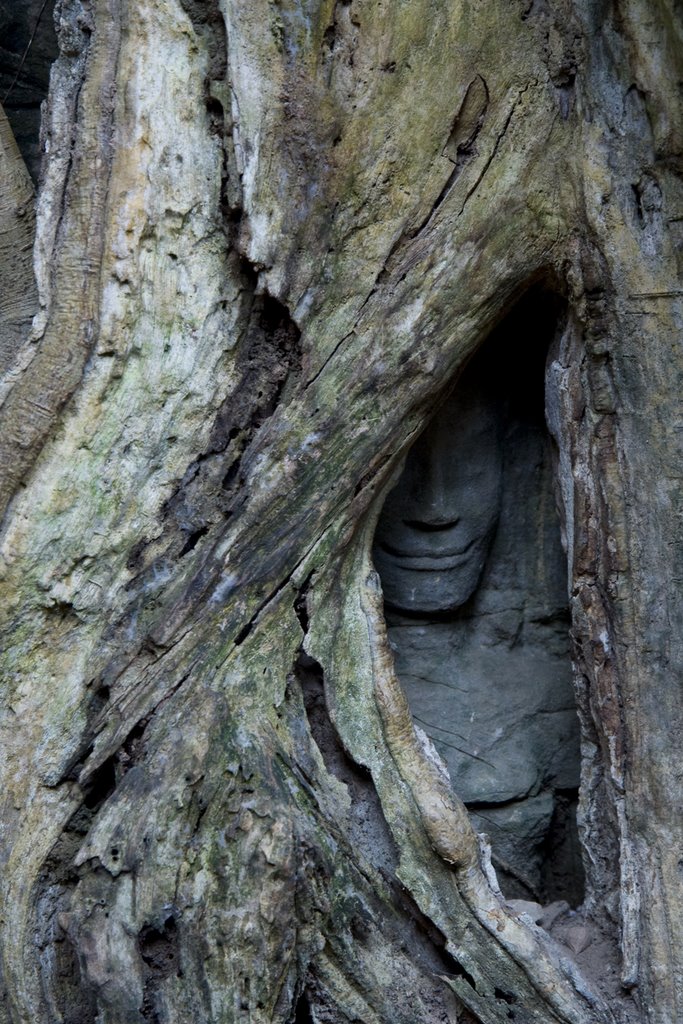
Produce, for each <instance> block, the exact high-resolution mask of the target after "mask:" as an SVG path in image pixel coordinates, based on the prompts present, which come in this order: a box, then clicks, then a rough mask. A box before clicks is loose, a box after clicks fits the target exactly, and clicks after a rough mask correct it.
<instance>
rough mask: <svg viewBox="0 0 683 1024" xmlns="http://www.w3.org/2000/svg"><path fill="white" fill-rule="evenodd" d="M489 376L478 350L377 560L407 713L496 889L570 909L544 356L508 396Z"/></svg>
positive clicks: (570, 770) (566, 718)
mask: <svg viewBox="0 0 683 1024" xmlns="http://www.w3.org/2000/svg"><path fill="white" fill-rule="evenodd" d="M503 376H504V375H503ZM499 380H500V384H501V387H498V386H497V384H496V382H495V380H493V379H492V378H491V374H490V372H489V371H488V370H487V367H486V365H485V357H484V358H479V359H478V360H477V362H476V363H475V364H474V365H473V366H472V367H471V369H469V370H468V371H467V372H466V373H465V375H464V376H463V377H462V378H461V383H460V384H459V385H458V387H457V389H456V391H455V393H454V394H453V395H452V396H451V397H450V398H449V399H448V400H447V402H446V403H445V404H444V405H443V406H442V408H441V409H440V410H439V412H438V413H437V414H436V416H435V418H434V419H433V421H432V423H431V424H430V426H429V427H428V428H427V429H426V430H425V432H424V433H423V435H422V436H421V437H420V438H419V439H418V441H417V442H416V444H415V445H414V447H413V449H412V450H411V452H410V453H409V455H408V457H407V460H406V464H405V468H404V470H403V473H402V475H401V477H400V479H399V481H398V483H397V484H396V486H395V488H394V489H393V491H392V492H391V493H390V494H389V495H388V497H387V499H386V502H385V506H384V509H383V512H382V515H381V517H380V520H379V523H378V526H377V531H376V536H375V546H374V553H373V557H374V559H375V564H376V567H377V569H378V572H379V573H380V576H381V579H382V585H383V590H384V596H385V606H386V613H387V623H388V627H389V637H390V642H391V645H392V647H393V650H394V657H395V664H396V669H397V673H398V675H399V678H400V679H401V681H402V683H403V686H404V688H405V690H406V693H407V696H408V700H409V702H410V706H411V709H412V712H413V716H414V719H415V722H416V724H417V725H418V726H419V727H420V728H422V729H423V730H424V731H425V732H426V733H427V735H428V736H429V737H430V738H431V740H432V741H433V742H434V744H435V746H436V748H437V750H438V751H439V753H440V755H441V757H442V758H443V760H444V761H445V763H446V765H447V767H448V770H449V773H450V777H451V782H452V785H453V787H454V789H455V790H456V792H457V793H458V794H459V795H460V797H461V798H462V799H463V800H464V801H465V803H466V804H467V805H468V806H469V808H470V811H471V814H472V816H473V818H474V821H475V825H476V827H478V828H479V830H480V831H482V832H486V833H488V835H489V837H490V839H491V842H492V847H493V853H494V865H495V866H496V867H497V868H498V874H499V880H500V881H501V884H502V886H503V890H504V892H506V895H509V896H522V897H524V898H529V897H530V896H531V897H533V898H534V899H538V900H540V901H541V902H542V901H543V900H545V901H548V900H550V899H557V898H566V899H568V900H569V901H570V902H573V903H574V904H576V903H578V902H580V899H581V884H582V871H581V864H580V852H579V844H578V837H577V834H576V825H575V800H576V792H577V788H578V782H579V736H578V718H577V713H576V707H575V704H574V697H573V684H572V676H571V663H570V652H569V622H568V612H567V582H566V560H565V556H564V553H563V551H562V547H561V542H560V527H559V520H558V515H557V512H556V508H555V501H554V495H553V466H552V452H551V448H550V439H549V437H548V435H547V431H546V429H545V425H544V421H543V383H542V382H543V378H542V363H541V373H540V376H539V374H538V373H537V374H536V380H532V379H530V380H529V382H527V381H521V382H519V381H518V386H516V387H515V392H514V394H513V395H512V397H511V398H510V397H504V388H505V380H504V379H503V380H501V379H500V378H499ZM527 385H528V386H527ZM539 385H540V387H539Z"/></svg>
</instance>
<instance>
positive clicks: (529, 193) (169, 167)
mask: <svg viewBox="0 0 683 1024" xmlns="http://www.w3.org/2000/svg"><path fill="white" fill-rule="evenodd" d="M55 18H56V24H57V29H58V39H59V56H58V57H57V59H56V60H55V62H54V64H53V66H52V70H51V78H50V90H49V96H48V99H47V103H46V106H45V108H44V111H43V118H42V125H43V126H42V133H43V139H44V150H45V154H44V157H43V170H42V176H41V182H40V186H39V189H38V193H37V199H36V219H35V226H34V225H33V221H32V219H31V212H30V203H29V205H28V207H27V206H26V202H27V196H28V195H29V194H30V189H29V184H28V179H27V178H26V175H25V171H24V168H23V166H22V164H21V158H20V156H19V155H18V152H17V151H16V150H15V149H14V148H13V144H12V142H11V141H8V142H7V143H6V142H5V140H6V139H9V134H8V128H7V125H6V122H5V121H4V120H3V122H2V124H0V131H1V137H0V143H1V144H2V147H3V148H2V151H1V152H0V158H1V160H2V162H1V163H0V173H2V196H0V274H1V277H0V280H1V281H2V288H3V292H4V293H3V298H2V303H1V304H0V317H2V321H1V328H0V329H1V330H2V332H3V335H2V338H1V339H0V357H1V358H2V360H3V363H2V366H0V369H1V370H2V372H3V382H2V389H1V391H0V394H1V395H2V398H0V402H2V404H1V405H0V419H1V420H2V424H1V427H0V450H1V455H0V464H1V465H2V467H3V474H2V486H1V488H0V496H1V499H2V508H3V513H4V521H3V528H2V542H1V543H2V549H1V550H2V562H1V563H0V564H1V579H2V584H1V587H2V602H1V603H0V623H1V628H2V636H3V645H2V655H1V662H2V672H1V673H0V676H1V678H2V702H1V705H0V706H1V717H0V722H1V728H2V744H3V746H2V749H3V758H2V761H1V763H0V792H2V800H3V813H2V822H3V828H2V833H1V839H0V842H1V846H0V851H1V858H2V864H3V871H2V880H1V883H0V884H1V886H2V907H3V912H2V915H1V917H0V935H1V936H2V938H1V940H0V944H1V950H2V953H1V955H2V960H1V968H0V985H1V988H2V1005H1V1007H0V1021H3V1022H8V1024H9V1022H12V1024H17V1022H29V1021H30V1022H46V1024H47V1022H50V1024H52V1022H55V1021H63V1022H71V1024H76V1022H78V1024H87V1022H90V1021H92V1022H93V1024H94V1022H96V1021H97V1022H98V1024H123V1022H126V1024H131V1022H136V1021H137V1022H143V1021H155V1022H159V1024H161V1022H164V1024H166V1022H178V1024H179V1022H185V1021H195V1020H202V1021H212V1022H219V1021H225V1022H228V1021H230V1022H232V1021H242V1020H245V1021H246V1020H249V1021H251V1022H253V1024H261V1022H263V1024H266V1022H268V1024H270V1022H293V1021H297V1022H300V1024H303V1022H306V1021H313V1022H316V1024H317V1022H324V1021H326V1022H335V1024H337V1022H347V1021H348V1022H353V1021H363V1022H364V1024H383V1022H385V1021H386V1022H388V1021H391V1022H392V1024H396V1022H397V1021H398V1022H401V1021H405V1022H406V1024H408V1022H411V1024H412V1022H414V1021H416V1020H419V1021H425V1022H432V1021H433V1022H437V1021H444V1020H451V1021H463V1022H467V1021H470V1022H471V1021H480V1022H481V1024H490V1022H503V1021H509V1020H515V1021H517V1022H518V1024H519V1022H523V1021H524V1022H527V1021H528V1022H531V1021H534V1022H544V1024H546V1022H547V1024H550V1022H565V1024H569V1022H572V1024H589V1022H590V1024H598V1022H600V1024H607V1022H611V1021H618V1022H621V1024H629V1022H635V1021H639V1022H640V1021H642V1022H647V1024H672V1022H673V1021H675V1020H678V1019H680V1017H681V1013H682V1011H681V1006H682V1004H683V976H682V974H681V968H680V961H679V958H678V950H679V949H680V948H681V946H682V945H683V934H682V933H681V932H682V925H681V914H680V910H681V906H682V905H683V902H682V899H681V879H682V875H683V872H682V871H681V863H682V862H681V859H680V858H681V823H680V815H679V814H678V808H679V807H680V799H681V779H682V778H683V761H682V754H681V745H680V741H679V737H680V735H681V734H682V732H681V731H682V730H683V721H682V717H683V713H682V710H681V702H680V696H679V676H678V675H677V672H676V667H677V666H678V665H680V661H681V641H680V637H681V629H680V626H681V620H682V617H683V616H682V614H681V602H680V596H679V595H680V587H679V586H678V587H677V584H679V583H680V578H681V551H682V550H683V544H682V543H681V541H682V539H683V538H682V537H681V520H680V514H679V511H678V509H679V505H680V497H681V486H680V465H681V430H680V400H679V392H680V385H681V381H682V379H683V362H682V360H681V355H680V347H679V344H678V341H679V336H680V330H681V325H682V324H681V321H682V319H683V302H682V300H683V286H682V285H681V258H682V255H681V245H682V244H683V234H682V232H683V227H682V225H683V177H682V173H681V172H682V168H683V163H682V159H683V157H682V154H683V113H682V111H681V105H680V82H681V81H683V66H682V65H683V45H682V40H681V36H682V35H683V29H682V27H681V21H680V5H679V4H678V3H677V2H675V0H623V2H622V3H620V4H618V5H617V4H611V3H608V2H604V3H602V2H600V3H594V2H590V0H573V2H572V0H563V2H561V3H556V4H554V5H550V4H546V3H545V2H543V0H531V2H529V0H490V2H487V3H477V2H468V0H456V2H449V3H445V2H438V3H436V2H434V0H413V2H411V3H409V4H408V3H405V4H403V3H402V4H388V3H377V2H374V0H373V2H370V0H317V2H313V0H276V2H273V0H249V2H245V0H210V2H208V3H206V4H202V3H199V2H197V0H167V2H164V3H161V2H160V0H138V2H136V3H125V2H124V0H62V2H61V3H58V4H57V7H56V11H55ZM27 189H29V192H27V191H26V190H27ZM22 211H26V212H22ZM27 232H28V234H27ZM31 238H33V263H32V265H31V264H30V262H29V261H28V260H26V259H24V254H25V253H26V252H27V245H29V246H30V242H31ZM539 284H540V285H541V286H542V287H543V288H545V289H546V290H549V291H551V292H553V293H555V294H557V295H558V296H561V297H562V299H563V302H564V304H565V306H566V316H565V317H563V319H562V322H561V323H560V324H559V325H558V333H557V337H556V339H555V341H554V347H553V352H552V372H551V374H550V376H549V386H548V395H547V401H548V407H549V421H550V423H551V428H552V430H553V433H554V434H555V437H556V440H557V444H558V447H559V456H560V457H559V465H560V485H561V492H562V505H563V515H564V527H565V533H566V536H567V546H568V561H569V572H570V591H571V609H572V637H573V643H574V648H575V677H576V687H577V704H578V707H579V713H580V717H581V726H582V736H583V746H582V792H581V838H582V843H583V848H584V858H585V866H586V872H587V882H586V886H587V889H586V912H587V914H588V916H589V918H590V919H591V920H592V921H593V923H594V925H595V928H596V929H598V930H599V931H600V934H601V940H600V944H598V945H596V948H598V946H599V949H600V956H599V958H598V961H597V963H595V964H594V965H593V967H592V968H591V965H590V963H589V962H583V961H581V962H579V960H578V959H577V958H576V957H574V956H573V954H572V953H571V951H569V950H568V949H567V948H566V947H563V946H561V945H559V944H558V943H557V942H556V941H555V940H553V939H552V938H551V937H550V936H549V935H548V934H546V932H545V931H544V930H543V929H542V928H539V927H537V926H536V925H535V924H534V923H533V921H532V920H531V918H529V917H528V916H525V915H524V914H521V915H520V914H519V913H518V912H517V911H515V910H514V908H512V907H511V906H510V905H509V904H508V903H506V901H505V900H504V899H503V897H502V896H501V894H500V892H499V890H498V888H497V883H496V879H495V876H494V874H493V871H492V869H491V866H490V860H489V853H488V848H487V844H486V842H485V840H482V839H481V837H478V836H477V834H476V833H475V831H474V830H473V828H472V826H471V824H470V822H469V820H468V817H467V812H466V810H465V808H464V806H463V805H462V804H461V802H460V800H459V798H458V797H457V795H456V794H455V793H454V792H453V791H452V790H451V788H450V787H449V786H448V785H447V784H446V783H445V781H444V779H443V776H442V774H441V772H440V770H439V767H438V765H437V764H436V763H435V762H434V760H433V758H432V757H431V755H430V753H429V751H428V750H426V749H425V747H424V746H423V745H422V742H421V740H420V737H419V735H418V734H416V732H415V730H414V728H413V724H412V720H411V717H410V713H409V710H408V706H407V704H406V701H405V698H404V696H403V693H402V691H401V687H400V684H399V682H398V680H397V678H396V675H395V672H394V668H393V664H392V657H391V652H390V649H389V646H388V644H387V640H386V629H385V623H384V616H383V608H382V597H381V588H380V585H379V580H378V577H377V574H376V573H375V571H374V569H373V566H372V562H371V557H370V548H371V544H372V538H373V532H374V525H375V522H376V519H377V516H378V514H379V511H380V509H381V507H382V502H383V499H384V496H385V494H386V492H387V489H388V487H389V486H390V484H391V481H392V479H393V478H394V476H395V473H396V471H397V468H398V467H399V465H400V462H401V459H402V457H403V455H404V454H405V452H406V451H407V449H408V448H409V446H410V444H411V442H412V441H413V440H414V439H415V438H416V436H417V435H418V434H419V432H420V431H421V429H422V428H423V426H424V425H425V423H426V422H427V421H428V419H429V417H430V415H431V413H432V411H433V409H434V407H435V404H436V403H438V401H439V400H440V399H441V398H442V397H443V396H444V395H445V394H447V392H448V391H449V389H450V388H451V387H452V385H453V382H454V380H455V379H456V377H457V375H458V373H459V371H460V369H461V368H462V367H463V365H464V364H465V362H466V361H467V360H468V358H469V357H470V356H471V355H472V353H473V352H474V351H476V350H477V348H478V347H479V346H480V345H481V344H482V342H483V341H485V339H486V338H487V336H488V335H489V334H490V333H491V331H492V330H493V328H494V327H495V326H496V325H497V324H498V323H499V322H500V321H501V320H502V319H503V317H504V316H505V314H506V313H507V312H508V311H509V310H510V309H511V308H512V307H513V306H514V304H515V303H516V302H517V300H518V299H519V298H520V296H522V295H523V294H524V293H526V292H528V290H529V289H530V288H531V287H532V286H534V285H539ZM31 317H32V325H31V326H30V327H29V323H28V321H29V320H30V319H31ZM615 965H616V966H615Z"/></svg>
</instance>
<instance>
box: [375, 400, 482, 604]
mask: <svg viewBox="0 0 683 1024" xmlns="http://www.w3.org/2000/svg"><path fill="white" fill-rule="evenodd" d="M499 420H500V413H499V411H498V409H497V407H496V404H495V402H492V401H491V400H490V399H489V398H488V397H487V396H486V395H485V393H484V391H483V389H482V388H481V387H478V386H477V387H474V388H473V387H471V386H470V387H465V386H460V387H459V388H458V389H457V390H456V392H455V393H454V394H453V395H452V396H451V398H450V399H449V400H448V401H447V402H446V403H445V405H443V406H442V408H441V409H440V411H439V412H438V413H437V415H436V416H435V418H434V419H433V420H432V422H431V423H430V425H429V426H428V427H427V429H426V430H425V432H424V433H423V434H422V435H421V437H420V438H419V439H418V440H417V442H416V443H415V445H414V446H413V448H412V449H411V451H410V453H409V454H408V457H407V460H406V465H405V468H404V470H403V473H402V474H401V477H400V479H399V481H398V483H397V484H396V486H395V487H394V489H393V490H392V491H391V492H390V493H389V495H388V496H387V498H386V501H385V503H384V508H383V510H382V514H381V516H380V519H379V523H378V525H377V531H376V533H375V546H374V551H373V558H374V560H375V565H376V567H377V571H378V572H379V574H380V576H381V579H382V588H383V590H384V597H385V600H386V602H387V604H389V605H391V606H392V607H394V608H397V609H399V610H400V611H406V612H415V613H424V612H450V611H454V610H455V609H456V608H459V607H460V606H461V605H463V604H464V603H465V601H467V600H468V598H469V597H470V596H471V595H472V593H473V592H474V590H475V589H476V587H477V585H478V583H479V580H480V579H481V575H482V572H483V569H484V565H485V563H486V558H487V556H488V553H489V548H490V546H491V541H492V539H493V535H494V532H495V529H496V525H497V522H498V516H499V513H500V502H501V482H502V456H501V444H500V422H499Z"/></svg>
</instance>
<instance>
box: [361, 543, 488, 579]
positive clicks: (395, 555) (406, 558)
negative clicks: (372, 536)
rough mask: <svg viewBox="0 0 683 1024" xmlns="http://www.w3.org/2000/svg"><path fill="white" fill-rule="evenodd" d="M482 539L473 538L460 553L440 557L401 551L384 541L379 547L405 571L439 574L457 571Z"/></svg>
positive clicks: (449, 553) (447, 553) (439, 555)
mask: <svg viewBox="0 0 683 1024" xmlns="http://www.w3.org/2000/svg"><path fill="white" fill-rule="evenodd" d="M480 539H481V538H479V537H473V538H472V540H471V541H470V542H469V543H468V544H466V545H465V547H464V548H462V549H461V550H460V551H449V552H444V553H443V554H438V555H436V554H434V552H427V551H410V552H408V551H401V550H400V549H399V548H395V547H392V545H391V544H387V543H385V542H384V541H380V542H379V544H378V547H379V548H380V550H381V551H382V552H383V554H385V555H389V557H390V559H391V561H392V562H394V563H396V564H398V565H400V566H401V568H403V569H416V570H418V571H419V570H422V571H429V572H438V571H439V570H441V571H445V570H447V569H455V568H456V567H457V566H458V565H461V564H462V561H463V558H464V557H465V556H466V555H468V554H469V552H470V550H471V548H473V547H474V545H475V544H477V543H478V541H479V540H480Z"/></svg>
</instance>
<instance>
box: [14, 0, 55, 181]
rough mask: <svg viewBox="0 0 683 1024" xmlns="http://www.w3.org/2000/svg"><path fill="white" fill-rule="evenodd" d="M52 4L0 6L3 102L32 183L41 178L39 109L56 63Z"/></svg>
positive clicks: (35, 0)
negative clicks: (51, 69)
mask: <svg viewBox="0 0 683 1024" xmlns="http://www.w3.org/2000/svg"><path fill="white" fill-rule="evenodd" d="M53 8H54V0H23V2H17V0H0V101H1V102H2V106H3V108H4V110H5V113H6V114H7V119H8V121H9V123H10V126H11V128H12V131H13V132H14V137H15V139H16V140H17V145H18V146H19V150H20V151H21V155H22V156H23V158H24V160H25V162H26V166H27V167H28V170H29V174H30V175H31V177H32V178H33V180H34V182H37V181H38V176H39V174H40V161H41V152H40V116H41V114H40V105H41V103H42V102H43V100H44V99H45V98H46V96H47V91H48V86H49V83H50V67H51V65H52V62H53V61H54V60H55V59H56V57H57V52H58V50H57V35H56V33H55V26H54V20H53Z"/></svg>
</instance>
